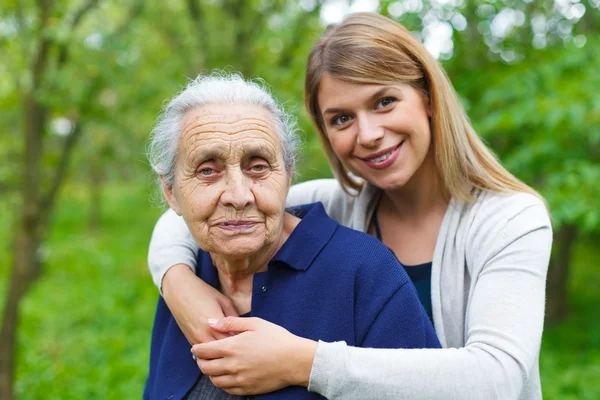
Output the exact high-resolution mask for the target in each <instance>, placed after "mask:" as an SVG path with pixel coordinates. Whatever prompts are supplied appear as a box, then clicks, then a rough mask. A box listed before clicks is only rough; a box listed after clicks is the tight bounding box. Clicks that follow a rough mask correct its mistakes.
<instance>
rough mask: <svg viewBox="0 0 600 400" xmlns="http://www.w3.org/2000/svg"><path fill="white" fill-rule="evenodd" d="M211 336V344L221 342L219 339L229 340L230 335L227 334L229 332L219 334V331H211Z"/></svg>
mask: <svg viewBox="0 0 600 400" xmlns="http://www.w3.org/2000/svg"><path fill="white" fill-rule="evenodd" d="M212 335H213V339H212V340H211V342H212V341H213V340H221V339H226V338H229V337H231V335H232V334H231V333H229V332H225V333H223V332H219V331H216V330H213V331H212Z"/></svg>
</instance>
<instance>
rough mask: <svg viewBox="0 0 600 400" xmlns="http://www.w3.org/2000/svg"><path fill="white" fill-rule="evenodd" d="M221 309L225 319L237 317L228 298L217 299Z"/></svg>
mask: <svg viewBox="0 0 600 400" xmlns="http://www.w3.org/2000/svg"><path fill="white" fill-rule="evenodd" d="M217 301H218V302H219V305H220V306H221V309H222V310H223V314H224V315H225V316H226V317H238V316H239V314H238V312H237V310H236V309H235V307H234V306H233V302H232V301H231V299H229V298H228V297H225V296H222V297H219V298H218V299H217Z"/></svg>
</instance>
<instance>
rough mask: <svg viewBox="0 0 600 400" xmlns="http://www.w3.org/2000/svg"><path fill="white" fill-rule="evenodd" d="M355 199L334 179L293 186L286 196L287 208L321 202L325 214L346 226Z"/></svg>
mask: <svg viewBox="0 0 600 400" xmlns="http://www.w3.org/2000/svg"><path fill="white" fill-rule="evenodd" d="M356 199H357V197H355V196H352V195H350V194H348V193H346V192H345V191H344V189H343V188H342V186H341V185H340V183H339V182H338V181H337V180H335V179H317V180H313V181H307V182H302V183H298V184H296V185H293V186H292V187H291V188H290V191H289V193H288V196H287V201H286V205H287V206H288V207H291V206H297V205H301V204H308V203H315V202H321V203H323V206H324V207H325V211H326V212H327V214H328V215H329V216H330V217H332V218H333V219H335V220H336V221H338V222H340V223H342V224H345V225H347V224H348V220H349V218H350V215H351V212H352V208H353V205H354V202H355V201H356Z"/></svg>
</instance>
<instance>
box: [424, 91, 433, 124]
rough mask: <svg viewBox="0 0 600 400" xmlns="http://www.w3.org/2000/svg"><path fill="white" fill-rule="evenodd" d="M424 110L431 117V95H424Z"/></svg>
mask: <svg viewBox="0 0 600 400" xmlns="http://www.w3.org/2000/svg"><path fill="white" fill-rule="evenodd" d="M425 110H426V111H427V116H428V117H429V119H431V118H433V105H432V104H431V96H429V95H426V96H425Z"/></svg>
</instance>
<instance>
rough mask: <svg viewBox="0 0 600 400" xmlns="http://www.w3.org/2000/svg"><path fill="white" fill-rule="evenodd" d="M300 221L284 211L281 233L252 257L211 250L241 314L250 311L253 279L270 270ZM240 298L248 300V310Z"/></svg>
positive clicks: (224, 285)
mask: <svg viewBox="0 0 600 400" xmlns="http://www.w3.org/2000/svg"><path fill="white" fill-rule="evenodd" d="M299 222H300V220H299V219H298V218H296V217H294V216H293V215H290V214H288V213H284V216H283V222H282V226H281V229H280V233H279V234H277V235H275V237H276V238H277V239H276V240H275V241H273V242H272V243H269V244H267V245H266V246H264V247H263V248H261V249H260V250H259V251H257V252H255V253H254V254H252V255H251V256H249V257H243V258H239V257H235V256H230V255H221V254H216V253H210V255H211V258H212V261H213V264H214V265H215V267H216V268H217V271H218V275H219V282H220V284H221V291H222V292H223V294H224V295H226V296H228V297H229V298H231V299H232V300H233V301H234V305H236V308H237V309H238V312H239V313H240V314H242V313H246V312H248V311H249V300H250V298H251V297H252V282H253V277H254V274H255V273H257V272H264V271H266V270H267V269H268V265H269V261H270V260H271V259H272V258H273V257H274V256H275V254H276V253H277V252H278V251H279V249H280V248H281V246H283V244H284V243H285V241H286V240H287V239H288V237H289V236H290V234H291V233H292V231H293V230H294V228H295V227H296V225H298V223H299ZM236 299H239V300H240V301H241V302H244V303H245V302H248V307H247V308H248V309H245V308H246V307H244V306H239V305H238V304H236V303H238V302H237V301H236Z"/></svg>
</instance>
